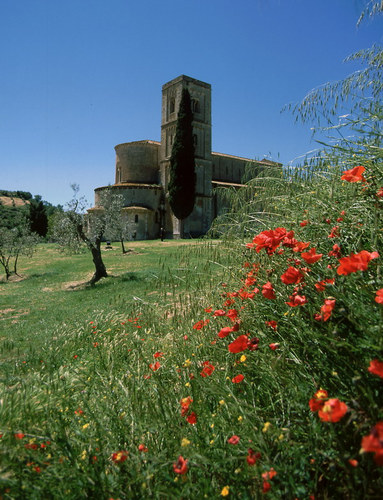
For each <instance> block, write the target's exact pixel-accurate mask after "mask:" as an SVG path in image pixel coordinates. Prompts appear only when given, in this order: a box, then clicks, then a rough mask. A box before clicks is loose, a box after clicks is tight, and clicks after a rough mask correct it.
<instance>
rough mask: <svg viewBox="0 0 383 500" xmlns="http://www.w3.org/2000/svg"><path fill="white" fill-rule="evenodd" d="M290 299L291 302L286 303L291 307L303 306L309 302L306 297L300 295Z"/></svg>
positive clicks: (295, 294) (292, 296)
mask: <svg viewBox="0 0 383 500" xmlns="http://www.w3.org/2000/svg"><path fill="white" fill-rule="evenodd" d="M289 299H290V302H286V304H287V305H288V306H290V307H297V306H303V305H304V304H307V302H308V301H307V299H306V297H305V295H298V294H297V293H293V294H292V295H290V297H289Z"/></svg>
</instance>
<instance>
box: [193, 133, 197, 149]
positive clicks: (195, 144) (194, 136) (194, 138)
mask: <svg viewBox="0 0 383 500" xmlns="http://www.w3.org/2000/svg"><path fill="white" fill-rule="evenodd" d="M193 144H194V147H197V146H198V136H197V134H193Z"/></svg>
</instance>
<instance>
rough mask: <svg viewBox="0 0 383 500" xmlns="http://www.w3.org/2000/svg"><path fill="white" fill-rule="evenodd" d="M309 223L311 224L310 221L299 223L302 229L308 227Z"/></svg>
mask: <svg viewBox="0 0 383 500" xmlns="http://www.w3.org/2000/svg"><path fill="white" fill-rule="evenodd" d="M308 223H309V221H308V220H303V221H302V222H300V223H299V225H300V226H301V227H305V226H307V224H308Z"/></svg>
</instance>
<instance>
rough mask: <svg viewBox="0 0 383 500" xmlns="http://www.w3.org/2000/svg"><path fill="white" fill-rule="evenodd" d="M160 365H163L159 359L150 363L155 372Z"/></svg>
mask: <svg viewBox="0 0 383 500" xmlns="http://www.w3.org/2000/svg"><path fill="white" fill-rule="evenodd" d="M160 366H161V365H160V363H159V361H156V362H155V363H154V364H153V363H150V365H149V368H150V369H151V370H153V371H154V372H155V371H157V370H158V369H159V368H160Z"/></svg>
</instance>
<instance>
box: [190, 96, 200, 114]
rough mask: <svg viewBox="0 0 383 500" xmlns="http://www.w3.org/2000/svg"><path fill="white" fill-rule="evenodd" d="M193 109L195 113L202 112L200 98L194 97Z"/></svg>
mask: <svg viewBox="0 0 383 500" xmlns="http://www.w3.org/2000/svg"><path fill="white" fill-rule="evenodd" d="M191 104H192V111H193V113H199V112H200V107H199V100H198V99H192V102H191Z"/></svg>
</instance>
